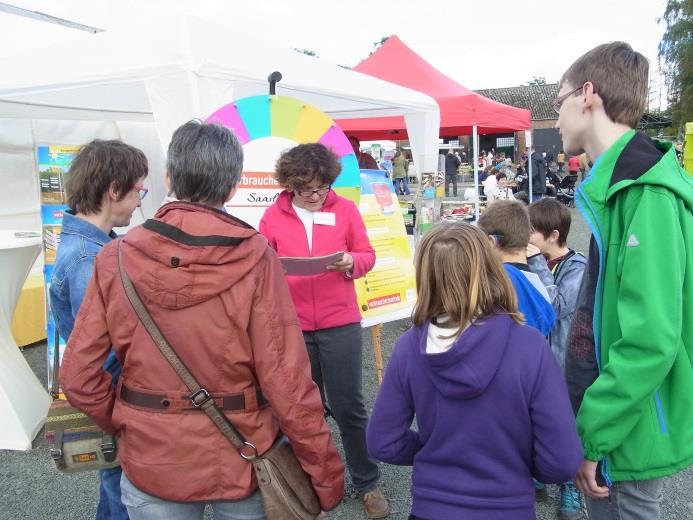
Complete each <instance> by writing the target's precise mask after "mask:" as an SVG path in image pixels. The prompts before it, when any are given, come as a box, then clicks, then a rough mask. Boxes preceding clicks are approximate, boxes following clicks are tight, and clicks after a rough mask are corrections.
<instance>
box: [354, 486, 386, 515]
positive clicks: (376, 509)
mask: <svg viewBox="0 0 693 520" xmlns="http://www.w3.org/2000/svg"><path fill="white" fill-rule="evenodd" d="M361 500H363V509H364V511H365V512H366V516H368V518H385V517H387V516H388V515H389V514H390V503H389V502H388V501H387V498H385V495H383V492H382V491H380V488H375V489H374V490H372V491H369V492H367V493H364V494H363V495H361Z"/></svg>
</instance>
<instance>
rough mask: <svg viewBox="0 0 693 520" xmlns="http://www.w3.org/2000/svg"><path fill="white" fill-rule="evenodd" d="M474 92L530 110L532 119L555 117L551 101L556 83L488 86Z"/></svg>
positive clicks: (556, 90)
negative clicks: (502, 86)
mask: <svg viewBox="0 0 693 520" xmlns="http://www.w3.org/2000/svg"><path fill="white" fill-rule="evenodd" d="M475 92H476V93H478V94H481V95H482V96H486V97H487V98H491V99H493V100H494V101H498V102H500V103H504V104H506V105H512V106H515V107H520V108H526V109H528V110H530V111H531V112H532V121H538V120H542V119H556V118H557V115H556V112H555V111H554V109H553V107H552V106H551V103H552V102H553V100H554V99H556V96H557V95H558V83H549V84H548V85H520V86H519V87H506V88H490V89H484V90H476V91H475Z"/></svg>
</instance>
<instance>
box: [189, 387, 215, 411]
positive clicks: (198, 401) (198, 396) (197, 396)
mask: <svg viewBox="0 0 693 520" xmlns="http://www.w3.org/2000/svg"><path fill="white" fill-rule="evenodd" d="M211 398H212V396H211V395H209V392H208V391H207V390H205V389H204V388H200V389H199V390H198V391H197V392H195V393H194V394H192V395H191V396H190V401H191V402H192V405H193V406H194V407H195V408H199V407H200V406H202V405H203V404H205V403H206V402H207V401H209V400H210V399H211Z"/></svg>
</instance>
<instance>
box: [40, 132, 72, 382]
mask: <svg viewBox="0 0 693 520" xmlns="http://www.w3.org/2000/svg"><path fill="white" fill-rule="evenodd" d="M80 148H81V146H74V145H39V146H37V148H36V159H37V166H38V168H37V170H38V176H39V186H40V190H41V230H42V236H43V258H44V266H43V276H44V281H45V290H46V336H47V340H46V356H47V364H46V366H47V367H48V388H49V389H50V388H51V386H52V383H53V357H54V353H55V349H56V337H57V334H56V325H55V319H54V318H53V313H52V312H51V310H50V296H49V290H50V284H51V279H52V277H53V267H54V265H55V256H56V251H57V249H58V245H59V243H60V231H61V229H62V220H63V212H64V211H66V210H67V209H68V206H67V205H66V197H65V180H66V177H67V174H68V171H69V169H70V165H71V164H72V161H73V159H74V158H75V156H76V155H77V152H79V149H80ZM57 343H58V345H57V348H59V356H60V359H61V360H62V355H63V353H64V351H65V344H66V341H65V339H63V338H60V337H58V341H57Z"/></svg>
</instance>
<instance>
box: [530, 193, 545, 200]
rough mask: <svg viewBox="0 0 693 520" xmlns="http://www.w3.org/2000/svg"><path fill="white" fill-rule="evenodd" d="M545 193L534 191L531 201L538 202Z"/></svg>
mask: <svg viewBox="0 0 693 520" xmlns="http://www.w3.org/2000/svg"><path fill="white" fill-rule="evenodd" d="M543 197H544V194H543V193H532V200H531V202H536V201H538V200H539V199H541V198H543Z"/></svg>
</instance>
